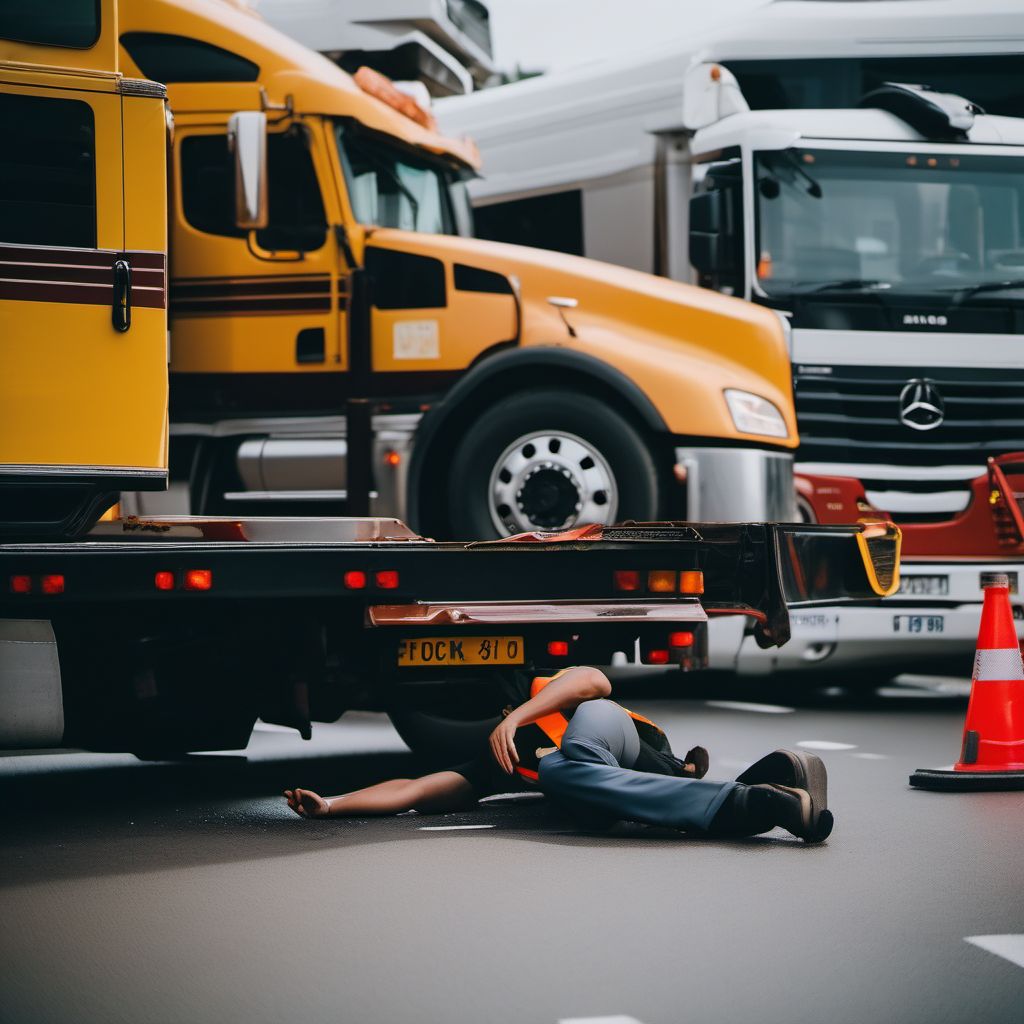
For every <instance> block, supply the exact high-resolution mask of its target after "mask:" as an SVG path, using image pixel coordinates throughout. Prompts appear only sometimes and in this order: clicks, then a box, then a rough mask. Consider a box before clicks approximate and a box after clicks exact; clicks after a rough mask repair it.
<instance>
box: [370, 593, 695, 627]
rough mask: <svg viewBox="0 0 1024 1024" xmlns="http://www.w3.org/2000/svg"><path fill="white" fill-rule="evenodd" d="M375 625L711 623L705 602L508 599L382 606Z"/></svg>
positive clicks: (374, 613)
mask: <svg viewBox="0 0 1024 1024" xmlns="http://www.w3.org/2000/svg"><path fill="white" fill-rule="evenodd" d="M369 617H370V625H371V626H404V627H406V628H409V627H412V626H446V627H447V626H458V627H462V626H474V625H505V624H508V625H511V624H518V623H531V622H535V623H543V624H545V625H546V624H549V623H554V622H651V621H657V622H707V615H706V614H705V613H704V609H703V608H702V607H701V605H700V602H699V601H696V600H691V601H662V602H645V603H635V602H632V603H631V602H626V601H506V602H501V603H484V602H473V601H469V602H465V603H451V604H431V603H430V602H426V601H419V602H416V603H415V604H377V605H371V606H370V608H369Z"/></svg>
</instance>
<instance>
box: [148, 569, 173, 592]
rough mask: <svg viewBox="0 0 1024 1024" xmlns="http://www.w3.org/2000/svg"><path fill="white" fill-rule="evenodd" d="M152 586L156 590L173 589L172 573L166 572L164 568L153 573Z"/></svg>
mask: <svg viewBox="0 0 1024 1024" xmlns="http://www.w3.org/2000/svg"><path fill="white" fill-rule="evenodd" d="M153 586H154V587H156V589H157V590H173V589H174V573H173V572H168V571H167V570H166V569H164V570H162V571H160V572H156V573H153Z"/></svg>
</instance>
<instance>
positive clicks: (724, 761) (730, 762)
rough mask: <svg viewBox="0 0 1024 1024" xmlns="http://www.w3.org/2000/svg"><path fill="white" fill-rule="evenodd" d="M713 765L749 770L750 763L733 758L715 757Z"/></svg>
mask: <svg viewBox="0 0 1024 1024" xmlns="http://www.w3.org/2000/svg"><path fill="white" fill-rule="evenodd" d="M715 764H716V765H717V766H719V767H722V768H749V767H750V764H751V762H750V761H740V760H739V759H738V758H735V757H716V758H715Z"/></svg>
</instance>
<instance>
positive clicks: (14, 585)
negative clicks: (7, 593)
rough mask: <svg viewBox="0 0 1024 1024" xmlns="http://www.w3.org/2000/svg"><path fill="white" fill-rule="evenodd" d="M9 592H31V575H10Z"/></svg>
mask: <svg viewBox="0 0 1024 1024" xmlns="http://www.w3.org/2000/svg"><path fill="white" fill-rule="evenodd" d="M11 593H12V594H31V593H32V577H31V576H12V577H11Z"/></svg>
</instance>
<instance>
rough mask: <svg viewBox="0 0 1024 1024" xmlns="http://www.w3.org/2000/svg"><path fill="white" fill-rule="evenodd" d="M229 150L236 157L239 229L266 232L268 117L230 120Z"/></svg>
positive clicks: (247, 114)
mask: <svg viewBox="0 0 1024 1024" xmlns="http://www.w3.org/2000/svg"><path fill="white" fill-rule="evenodd" d="M228 148H229V149H230V150H231V152H232V153H233V154H234V157H235V226H236V227H240V228H250V229H251V228H265V227H266V226H267V224H268V223H269V220H270V206H269V203H268V201H267V115H266V114H264V113H263V112H262V111H258V110H243V111H239V112H238V113H237V114H232V115H231V117H230V118H229V119H228Z"/></svg>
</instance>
